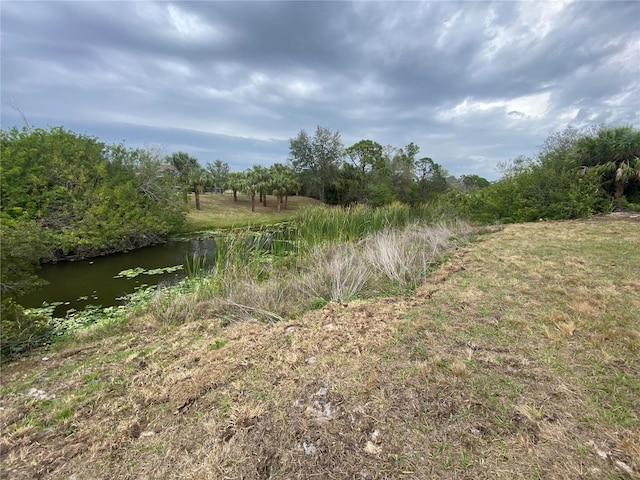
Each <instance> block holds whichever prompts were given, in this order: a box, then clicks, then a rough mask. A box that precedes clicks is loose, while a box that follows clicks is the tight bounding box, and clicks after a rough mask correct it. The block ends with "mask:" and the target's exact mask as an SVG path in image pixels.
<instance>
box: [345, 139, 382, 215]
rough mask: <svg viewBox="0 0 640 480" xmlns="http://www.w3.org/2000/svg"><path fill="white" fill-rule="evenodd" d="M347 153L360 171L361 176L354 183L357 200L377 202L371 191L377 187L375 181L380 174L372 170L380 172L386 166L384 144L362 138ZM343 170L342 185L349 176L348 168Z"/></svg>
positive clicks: (353, 189) (353, 187)
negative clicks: (373, 173)
mask: <svg viewBox="0 0 640 480" xmlns="http://www.w3.org/2000/svg"><path fill="white" fill-rule="evenodd" d="M345 153H346V155H347V157H349V159H350V160H351V163H353V165H354V166H355V167H356V168H357V169H358V171H359V172H360V178H359V179H358V180H357V181H355V182H354V184H353V185H352V191H353V193H354V194H355V197H356V201H357V202H368V203H375V201H373V202H372V200H373V199H372V198H371V193H372V191H373V190H376V189H377V185H376V184H375V182H376V181H379V180H380V178H379V177H380V175H371V174H372V172H375V173H378V174H379V173H380V171H381V169H383V168H384V167H385V164H384V158H383V148H382V145H380V144H379V143H377V142H374V141H373V140H360V141H359V142H357V143H354V144H353V145H351V146H350V147H349V148H347V149H346V150H345ZM342 170H343V171H342V172H341V175H340V179H341V183H342V185H341V186H342V187H344V186H345V185H344V181H345V179H346V178H347V177H348V175H347V174H348V169H346V168H344V166H343V169H342Z"/></svg>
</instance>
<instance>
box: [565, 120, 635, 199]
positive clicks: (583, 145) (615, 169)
mask: <svg viewBox="0 0 640 480" xmlns="http://www.w3.org/2000/svg"><path fill="white" fill-rule="evenodd" d="M575 152H576V159H577V161H578V165H581V166H582V167H587V169H588V168H594V169H595V171H596V172H597V173H598V174H599V175H600V176H601V178H602V183H603V186H605V187H606V188H607V190H609V191H610V192H611V191H612V190H613V206H612V209H614V210H615V209H616V208H618V207H619V206H620V201H621V199H622V196H623V195H624V191H625V188H626V187H627V186H628V185H630V184H631V183H634V182H640V130H636V129H635V128H633V127H605V128H602V129H600V130H599V131H598V132H597V133H596V134H595V135H589V136H585V137H582V138H581V139H579V140H578V142H577V143H576V149H575ZM583 170H586V169H583Z"/></svg>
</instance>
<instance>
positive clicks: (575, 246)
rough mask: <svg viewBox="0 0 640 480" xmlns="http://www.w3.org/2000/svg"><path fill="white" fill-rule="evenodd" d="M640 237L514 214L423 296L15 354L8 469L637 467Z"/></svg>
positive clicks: (244, 474) (242, 473) (7, 402)
mask: <svg viewBox="0 0 640 480" xmlns="http://www.w3.org/2000/svg"><path fill="white" fill-rule="evenodd" d="M638 238H640V223H632V222H626V221H618V222H606V221H599V222H597V223H595V222H588V221H584V222H564V223H540V224H528V225H513V226H508V227H505V228H504V230H502V231H499V232H497V233H494V234H492V235H490V236H488V237H486V238H485V239H483V241H481V242H479V243H477V244H474V245H470V246H467V247H464V248H460V249H459V250H458V251H457V252H456V253H455V254H454V255H453V257H452V258H451V260H450V261H449V262H447V263H446V264H444V265H443V266H442V267H441V268H440V269H438V270H437V271H436V272H434V274H432V275H431V277H430V278H429V280H428V281H427V282H426V283H425V284H424V285H423V286H422V287H421V288H419V289H418V291H417V292H416V293H415V294H414V295H412V296H409V297H403V298H384V299H377V300H372V301H355V302H351V303H348V304H342V303H331V304H329V305H327V306H326V307H324V308H323V309H321V310H316V311H313V312H310V313H308V314H307V315H305V316H304V317H302V318H300V319H298V320H296V321H295V322H291V321H284V322H279V323H276V324H273V325H264V324H260V323H246V322H244V323H233V324H231V325H226V326H224V325H223V324H224V322H223V321H222V319H217V318H199V319H197V320H192V321H190V322H187V323H184V324H181V325H178V326H173V327H170V326H163V325H162V324H161V323H159V322H158V321H157V320H154V319H150V318H139V319H136V320H134V321H132V322H131V323H130V324H128V325H126V326H124V327H123V330H122V331H120V332H119V334H118V335H113V336H103V337H101V338H98V339H97V340H92V338H95V337H94V336H91V335H87V336H85V338H84V342H83V343H82V344H81V345H75V346H73V345H68V346H66V347H65V348H63V349H60V350H57V351H53V352H49V353H46V354H45V353H43V354H41V355H39V356H35V355H34V356H32V357H30V358H26V359H22V360H20V361H17V362H15V363H13V364H9V365H5V366H3V371H2V385H3V388H2V398H1V400H0V405H1V407H2V410H0V415H1V419H2V440H1V444H0V452H1V453H2V474H3V476H4V477H7V478H12V479H14V478H15V479H19V478H60V479H68V478H77V479H86V478H110V479H117V478H131V479H133V478H136V479H138V478H149V479H151V478H153V479H155V478H167V479H171V478H181V479H224V478H229V479H231V478H234V479H241V478H242V479H268V478H273V479H285V478H286V479H289V478H300V479H303V478H304V479H309V478H329V479H331V478H334V479H350V478H363V479H376V478H378V479H381V478H407V479H430V478H445V479H447V478H450V479H454V478H457V479H460V478H480V479H483V478H486V479H495V478H503V479H535V478H549V479H555V478H557V479H564V478H569V479H574V478H575V479H579V478H580V479H582V478H594V479H595V478H610V479H618V478H635V477H637V476H638V474H639V472H640V434H639V433H638V432H640V420H639V415H640V405H639V403H638V399H639V398H640V360H639V357H640V348H639V342H640V331H639V330H640V326H639V325H638V311H639V308H638V307H639V305H638V299H637V292H638V290H637V289H638V283H637V278H638V272H639V271H640V251H639V249H638V248H637V239H638ZM633 239H636V242H635V243H634V240H633ZM225 342H226V343H225ZM44 355H47V357H48V360H43V356H44ZM53 395H55V398H52V396H53ZM72 476H75V477H72Z"/></svg>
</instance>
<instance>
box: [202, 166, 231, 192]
mask: <svg viewBox="0 0 640 480" xmlns="http://www.w3.org/2000/svg"><path fill="white" fill-rule="evenodd" d="M207 170H208V171H209V173H210V174H211V179H212V183H213V186H214V188H215V189H216V190H218V191H219V193H220V194H222V193H223V191H224V188H225V185H226V184H227V180H228V179H229V164H228V163H226V162H223V161H222V160H219V159H216V160H215V161H214V162H213V163H211V162H209V163H207Z"/></svg>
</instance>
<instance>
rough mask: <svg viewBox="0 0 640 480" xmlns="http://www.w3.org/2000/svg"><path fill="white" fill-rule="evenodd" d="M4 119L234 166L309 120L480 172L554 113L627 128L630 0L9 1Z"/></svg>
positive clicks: (534, 134)
mask: <svg viewBox="0 0 640 480" xmlns="http://www.w3.org/2000/svg"><path fill="white" fill-rule="evenodd" d="M0 13H1V17H0V21H1V26H0V27H1V42H2V43H1V52H0V53H1V89H0V93H1V100H2V103H1V123H2V128H5V129H6V128H9V127H11V126H14V125H16V126H18V127H21V126H22V125H23V124H24V119H25V118H26V120H27V121H28V123H29V124H30V125H31V126H32V127H41V128H48V127H49V126H64V127H65V128H67V129H70V130H73V131H74V132H76V133H82V134H88V135H90V136H94V137H97V138H98V139H99V140H101V141H103V142H106V143H120V142H122V141H124V142H125V144H126V145H128V146H130V147H154V148H158V147H160V148H162V149H164V151H165V152H166V153H167V154H171V153H173V152H176V151H185V152H187V153H189V154H191V155H193V156H195V157H196V158H198V160H199V162H200V163H201V164H202V165H203V166H204V165H206V164H207V163H208V162H213V161H214V160H216V159H220V160H222V161H224V162H227V163H228V164H229V166H230V168H231V170H232V171H242V170H245V169H247V168H250V167H251V166H253V165H255V164H260V165H264V166H269V165H271V164H273V163H276V162H280V163H285V162H286V161H287V158H288V156H289V139H291V138H293V137H295V136H296V135H297V134H298V133H299V132H300V130H302V129H304V130H306V131H307V132H308V133H309V134H313V133H314V132H315V130H316V128H317V126H322V127H326V128H329V129H331V130H334V131H335V130H337V131H339V132H340V134H341V138H342V142H343V144H344V145H345V147H348V146H350V145H352V144H354V143H356V142H357V141H359V140H362V139H371V140H374V141H376V142H378V143H380V144H382V145H392V146H394V147H403V146H405V145H407V144H408V143H410V142H413V143H415V144H417V145H418V146H419V147H420V153H419V154H418V158H421V157H430V158H432V159H433V160H434V161H435V162H437V163H439V164H441V165H442V166H444V168H446V169H447V170H448V171H449V172H450V173H451V174H452V175H455V176H460V175H463V174H466V175H471V174H477V175H480V176H483V177H485V178H487V179H490V180H494V179H497V178H498V177H499V176H500V173H499V171H498V169H497V165H498V162H505V161H508V160H510V159H513V158H515V157H517V156H519V155H527V156H533V155H535V153H536V152H538V151H539V149H540V147H541V146H542V144H543V143H544V141H545V139H546V138H547V137H549V135H551V134H553V133H554V132H559V131H562V130H563V129H565V128H566V127H568V126H574V127H576V128H581V127H586V126H591V125H608V126H618V125H632V126H635V127H640V2H638V1H626V2H616V1H603V2H598V1H553V2H543V1H526V2H509V1H500V2H495V3H494V2H483V1H473V2H471V1H468V2H442V1H441V2H417V1H406V2H381V1H357V2H302V1H288V2H276V1H261V2H247V1H236V2H222V1H192V2H187V1H173V2H157V1H137V2H119V1H107V0H103V1H40V2H39V1H28V0H21V1H12V0H3V1H2V2H1V4H0Z"/></svg>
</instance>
